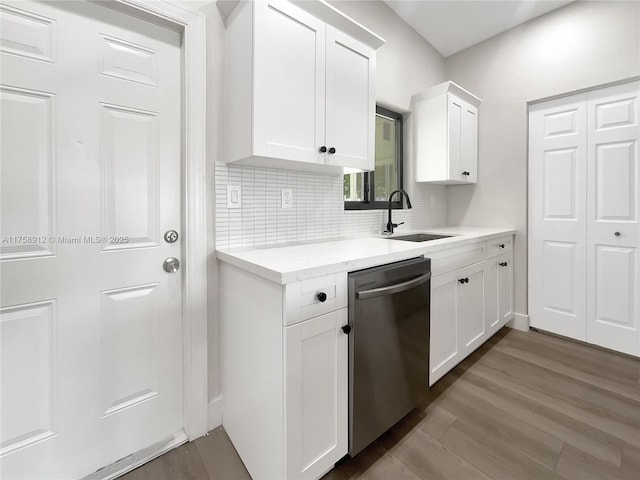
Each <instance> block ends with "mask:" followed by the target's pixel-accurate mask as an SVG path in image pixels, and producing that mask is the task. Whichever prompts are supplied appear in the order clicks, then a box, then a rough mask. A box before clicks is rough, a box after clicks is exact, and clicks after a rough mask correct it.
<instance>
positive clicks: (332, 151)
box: [329, 147, 336, 155]
mask: <svg viewBox="0 0 640 480" xmlns="http://www.w3.org/2000/svg"><path fill="white" fill-rule="evenodd" d="M334 153H336V149H335V147H331V148H330V149H329V155H333V154H334Z"/></svg>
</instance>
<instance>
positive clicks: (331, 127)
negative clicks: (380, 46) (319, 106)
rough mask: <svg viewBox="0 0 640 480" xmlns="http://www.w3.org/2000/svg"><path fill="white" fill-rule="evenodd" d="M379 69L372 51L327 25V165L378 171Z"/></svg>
mask: <svg viewBox="0 0 640 480" xmlns="http://www.w3.org/2000/svg"><path fill="white" fill-rule="evenodd" d="M375 68H376V66H375V52H374V51H373V50H372V49H371V48H369V47H367V46H366V45H364V44H361V43H360V42H358V41H356V40H354V39H353V38H351V37H349V36H348V35H345V34H344V33H342V32H340V31H339V30H336V29H335V28H333V27H331V26H329V25H327V62H326V82H327V83H326V86H327V102H326V132H327V134H326V145H327V148H332V147H333V148H335V153H333V154H328V155H326V158H325V162H326V163H327V164H330V165H338V166H343V167H350V168H358V169H363V170H371V169H373V168H374V165H373V163H374V161H373V158H374V148H375V138H374V136H373V132H375V126H374V122H375V115H376V105H375V82H374V78H375ZM363 85H364V86H365V88H362V87H363Z"/></svg>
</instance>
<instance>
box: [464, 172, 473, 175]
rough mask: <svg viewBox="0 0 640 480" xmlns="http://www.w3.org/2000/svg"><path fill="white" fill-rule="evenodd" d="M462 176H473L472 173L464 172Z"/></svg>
mask: <svg viewBox="0 0 640 480" xmlns="http://www.w3.org/2000/svg"><path fill="white" fill-rule="evenodd" d="M462 175H471V173H470V172H462Z"/></svg>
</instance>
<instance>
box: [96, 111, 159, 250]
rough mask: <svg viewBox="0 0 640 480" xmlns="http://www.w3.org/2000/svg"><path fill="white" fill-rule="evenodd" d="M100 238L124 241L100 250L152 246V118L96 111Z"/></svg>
mask: <svg viewBox="0 0 640 480" xmlns="http://www.w3.org/2000/svg"><path fill="white" fill-rule="evenodd" d="M102 109H103V110H102V145H101V148H102V158H103V175H104V178H103V181H102V183H103V185H104V187H103V188H104V192H103V195H104V200H103V225H104V235H105V236H107V237H110V238H112V239H114V240H115V238H126V242H125V241H122V242H116V241H114V242H111V243H107V244H106V245H105V249H108V250H113V249H121V248H132V247H137V248H139V247H148V246H155V245H157V241H158V236H159V232H158V215H159V206H160V205H159V199H158V170H159V160H160V157H159V155H158V153H159V152H158V143H159V138H158V125H157V123H158V118H157V115H156V114H155V113H154V112H148V111H142V110H137V109H132V108H126V107H121V106H117V105H104V104H103V105H102Z"/></svg>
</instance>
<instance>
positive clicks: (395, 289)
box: [356, 272, 431, 300]
mask: <svg viewBox="0 0 640 480" xmlns="http://www.w3.org/2000/svg"><path fill="white" fill-rule="evenodd" d="M430 278H431V272H429V273H425V274H424V275H420V276H419V277H416V278H413V279H411V280H408V281H406V282H402V283H397V284H395V285H389V286H388V287H381V288H372V289H371V290H362V291H361V292H356V298H358V299H360V300H364V299H366V298H372V297H380V296H382V295H393V294H394V293H400V292H404V291H405V290H409V289H410V288H413V287H417V286H418V285H420V284H423V283H424V282H426V281H427V280H429V279H430Z"/></svg>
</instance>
